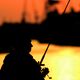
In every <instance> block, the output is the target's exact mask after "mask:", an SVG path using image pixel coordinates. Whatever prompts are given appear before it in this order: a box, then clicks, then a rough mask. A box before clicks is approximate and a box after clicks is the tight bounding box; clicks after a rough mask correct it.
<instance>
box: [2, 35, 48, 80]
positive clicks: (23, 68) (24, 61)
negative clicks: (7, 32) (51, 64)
mask: <svg viewBox="0 0 80 80" xmlns="http://www.w3.org/2000/svg"><path fill="white" fill-rule="evenodd" d="M31 47H32V44H31V39H30V38H28V37H27V38H25V36H24V35H21V34H19V35H18V36H17V38H16V45H15V47H14V49H12V50H11V52H10V54H8V55H7V56H6V57H5V59H4V62H3V65H2V68H1V71H2V72H3V74H4V75H3V76H4V77H3V79H2V80H44V77H45V76H46V74H47V73H48V72H49V71H48V70H47V71H46V72H47V73H46V74H45V75H44V73H45V71H43V73H41V67H40V65H39V64H38V63H37V62H36V60H35V59H33V57H32V56H31V55H30V54H29V52H30V51H31ZM4 78H5V79H4Z"/></svg>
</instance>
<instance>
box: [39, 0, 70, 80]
mask: <svg viewBox="0 0 80 80" xmlns="http://www.w3.org/2000/svg"><path fill="white" fill-rule="evenodd" d="M69 3H70V0H68V2H67V4H66V6H65V9H64V11H63V14H64V13H65V11H66V9H67V7H68V5H69ZM50 44H51V43H49V44H48V46H47V48H46V50H45V52H44V54H43V56H42V58H41V60H40V62H39V65H40V66H44V64H42V62H43V60H44V57H45V55H46V52H47V51H48V48H49V46H50ZM47 76H48V78H49V79H52V77H49V75H48V74H47Z"/></svg>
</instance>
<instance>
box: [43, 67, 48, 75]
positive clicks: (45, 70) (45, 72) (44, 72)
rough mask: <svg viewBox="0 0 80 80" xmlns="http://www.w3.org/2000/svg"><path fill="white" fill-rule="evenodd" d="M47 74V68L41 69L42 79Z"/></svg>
mask: <svg viewBox="0 0 80 80" xmlns="http://www.w3.org/2000/svg"><path fill="white" fill-rule="evenodd" d="M48 73H49V69H48V68H43V69H42V75H43V77H45V76H46V75H47V74H48Z"/></svg>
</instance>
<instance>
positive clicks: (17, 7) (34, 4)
mask: <svg viewBox="0 0 80 80" xmlns="http://www.w3.org/2000/svg"><path fill="white" fill-rule="evenodd" d="M24 1H25V5H26V7H25V11H26V20H27V21H28V22H31V23H35V22H36V21H35V18H34V16H35V13H37V16H38V17H39V21H42V20H44V19H45V17H46V15H45V14H46V11H45V6H46V3H47V0H39V1H37V0H0V23H2V22H4V21H7V22H20V21H21V17H22V12H23V7H24ZM67 2H68V0H59V3H56V4H54V5H52V6H50V7H48V8H49V9H48V11H54V10H57V11H58V13H59V14H62V13H63V11H64V8H65V7H66V4H67ZM71 8H72V9H74V11H75V12H80V0H77V1H76V0H71V1H70V3H69V5H68V8H67V10H66V13H69V12H71Z"/></svg>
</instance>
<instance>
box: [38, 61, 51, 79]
mask: <svg viewBox="0 0 80 80" xmlns="http://www.w3.org/2000/svg"><path fill="white" fill-rule="evenodd" d="M38 64H40V63H39V61H38ZM40 66H45V64H40ZM41 73H42V75H43V77H45V76H46V75H47V77H48V78H49V79H52V77H50V76H49V75H48V73H49V69H48V68H47V67H44V68H42V69H41Z"/></svg>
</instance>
